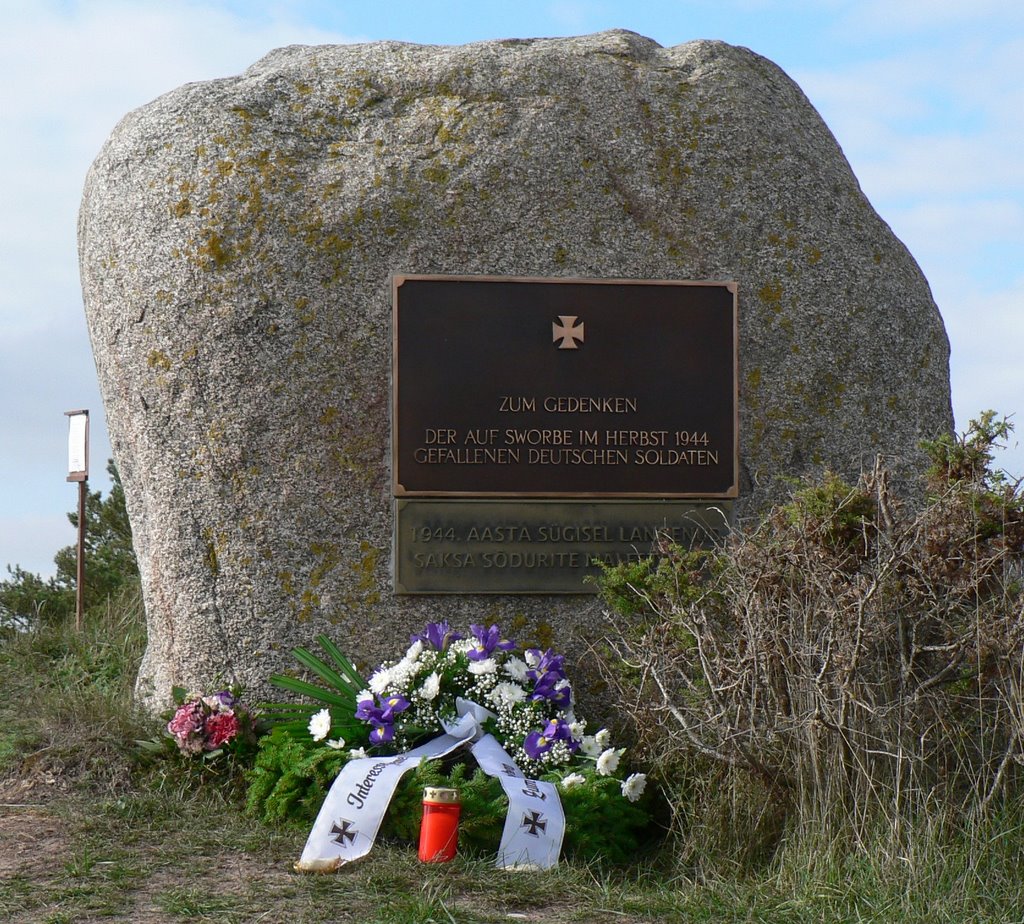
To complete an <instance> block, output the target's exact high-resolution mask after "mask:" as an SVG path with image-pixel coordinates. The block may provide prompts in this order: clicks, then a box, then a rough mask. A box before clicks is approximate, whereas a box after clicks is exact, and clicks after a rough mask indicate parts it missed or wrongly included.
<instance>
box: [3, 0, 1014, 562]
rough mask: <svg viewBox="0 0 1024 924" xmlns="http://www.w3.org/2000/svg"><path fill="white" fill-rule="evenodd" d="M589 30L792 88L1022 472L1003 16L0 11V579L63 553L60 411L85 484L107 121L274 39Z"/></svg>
mask: <svg viewBox="0 0 1024 924" xmlns="http://www.w3.org/2000/svg"><path fill="white" fill-rule="evenodd" d="M611 28H622V29H630V30H632V31H634V32H639V33H641V34H642V35H645V36H647V37H649V38H652V39H654V40H655V41H657V42H658V43H659V44H661V45H663V46H666V47H668V46H672V45H677V44H681V43H683V42H687V41H691V40H694V39H720V40H723V41H726V42H730V43H732V44H734V45H742V46H745V47H747V48H750V49H752V50H753V51H755V52H757V53H758V54H761V55H764V56H765V57H767V58H769V59H771V60H772V61H774V62H775V63H776V64H778V65H779V66H780V67H781V68H782V69H783V70H784V71H786V72H787V73H788V74H789V76H790V77H792V78H793V79H794V80H795V81H796V82H797V83H798V84H799V85H800V86H801V88H802V89H803V91H804V93H805V94H806V95H807V96H808V98H809V99H810V101H811V103H812V104H813V105H814V106H815V108H816V109H817V110H818V112H819V113H820V114H821V115H822V117H823V118H824V120H825V122H826V124H827V125H828V126H829V128H830V129H831V130H832V133H833V134H834V135H835V136H836V138H837V140H838V142H839V144H840V145H841V147H842V148H843V151H844V153H845V155H846V157H847V159H848V160H849V162H850V164H851V165H852V167H853V171H854V173H855V174H856V176H857V178H858V180H859V181H860V184H861V187H862V188H863V190H864V192H865V194H866V195H867V197H868V199H869V200H870V201H871V203H872V205H873V206H874V207H875V210H876V211H877V212H878V213H879V214H880V215H881V216H882V218H883V219H884V220H885V221H886V222H887V223H888V224H889V225H890V227H891V228H892V229H893V231H894V232H895V233H896V235H897V237H899V238H900V239H901V240H902V241H903V242H904V244H906V245H907V247H908V248H909V249H910V252H911V253H912V254H913V255H914V257H915V258H916V260H917V261H918V263H919V264H920V266H921V268H922V270H923V271H924V274H925V276H926V277H927V279H928V281H929V283H930V285H931V288H932V293H933V295H934V297H935V301H936V303H937V304H938V306H939V310H940V311H941V313H942V316H943V319H944V321H945V324H946V330H947V332H948V334H949V338H950V341H951V344H952V360H951V376H952V389H953V408H954V412H955V415H956V424H957V428H958V430H961V431H962V430H963V429H964V428H965V427H966V426H967V425H968V422H969V420H970V419H971V418H972V417H976V416H977V415H978V413H979V412H980V411H982V410H985V409H988V408H992V409H994V410H996V411H998V412H999V413H1001V414H1004V415H1007V416H1011V417H1012V415H1015V414H1016V415H1020V416H1018V417H1016V418H1014V419H1015V420H1016V423H1017V424H1018V430H1019V432H1018V433H1015V434H1014V435H1013V436H1012V437H1011V441H1010V446H1009V447H1008V448H1007V449H1006V450H1005V451H1003V452H1001V453H1000V455H999V457H998V463H999V464H1000V465H1001V466H1002V467H1003V468H1005V469H1006V470H1007V471H1008V472H1009V473H1010V474H1011V475H1012V476H1014V477H1020V476H1021V475H1024V360H1022V353H1024V153H1022V152H1024V118H1022V116H1021V114H1022V113H1024V3H1021V2H1020V0H674V2H672V0H628V2H627V0H593V2H591V0H517V2H508V0H503V2H497V3H491V2H487V0H474V2H465V0H412V2H405V0H390V2H387V3H379V2H378V3H374V2H366V0H360V2H348V0H294V2H289V0H277V2H273V0H206V2H199V0H78V2H76V0H0V178H2V179H0V578H3V577H4V576H5V575H6V570H5V566H8V565H10V566H13V565H15V564H17V565H20V566H21V567H23V568H25V569H26V570H28V571H31V572H35V573H38V574H41V575H43V576H49V575H51V574H52V573H53V570H54V569H53V555H54V553H55V552H56V551H57V550H58V549H59V548H61V547H62V546H66V545H70V544H72V543H73V542H74V541H75V530H74V529H73V528H72V527H71V525H70V524H69V522H68V520H67V512H68V511H69V510H72V509H74V507H75V505H76V503H77V493H76V492H77V487H76V486H75V485H74V484H71V483H68V482H66V481H65V476H66V474H67V442H68V419H67V418H66V417H65V416H64V412H65V411H68V410H72V409H79V408H88V409H89V410H90V412H91V440H90V457H91V464H90V469H91V471H90V481H89V487H90V489H91V490H101V491H102V492H103V493H104V494H106V493H107V491H108V490H109V479H108V478H107V477H106V472H105V464H106V459H107V458H108V457H109V456H110V445H109V442H108V439H107V435H106V426H105V420H104V416H103V407H102V402H101V399H100V395H99V390H98V386H97V382H96V371H95V366H94V364H93V359H92V353H91V350H90V346H89V339H88V333H87V331H86V326H85V318H84V312H83V308H82V297H81V288H80V285H79V280H78V259H77V245H76V238H75V234H76V228H75V225H76V218H77V212H78V206H79V202H80V200H81V193H82V187H83V183H84V179H85V174H86V171H87V170H88V168H89V164H90V163H91V161H92V160H93V158H95V156H96V155H97V153H98V152H99V149H100V147H101V146H102V144H103V142H104V140H105V139H106V137H107V136H108V135H109V134H110V132H111V130H112V129H113V128H114V126H115V125H116V124H117V122H118V120H119V119H120V118H121V117H122V116H123V115H124V114H126V113H127V112H129V111H130V110H132V109H134V108H136V107H138V106H141V105H143V104H145V103H147V102H149V101H150V100H152V99H154V98H156V97H157V96H159V95H161V94H163V93H165V92H168V91H170V90H173V89H174V88H176V87H178V86H180V85H182V84H184V83H189V82H193V81H202V80H210V79H213V78H218V77H228V76H232V75H235V74H238V73H241V72H242V71H243V70H245V68H246V67H247V66H249V65H250V64H252V63H253V62H254V61H256V60H257V59H258V58H260V57H262V56H263V55H264V54H266V53H267V52H268V51H270V50H271V49H273V48H277V47H280V46H282V45H290V44H323V43H347V42H366V41H376V40H382V39H393V40H399V41H408V42H417V43H429V44H445V45H455V44H463V43H466V42H473V41H480V40H485V39H497V38H532V37H538V36H562V35H582V34H586V33H590V32H598V31H602V30H604V29H611Z"/></svg>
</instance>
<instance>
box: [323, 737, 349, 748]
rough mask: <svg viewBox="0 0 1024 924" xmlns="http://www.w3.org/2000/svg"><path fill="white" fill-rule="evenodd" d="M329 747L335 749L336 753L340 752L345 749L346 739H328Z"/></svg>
mask: <svg viewBox="0 0 1024 924" xmlns="http://www.w3.org/2000/svg"><path fill="white" fill-rule="evenodd" d="M327 747H329V748H334V750H336V751H340V750H341V749H342V748H343V747H345V739H344V738H328V739H327Z"/></svg>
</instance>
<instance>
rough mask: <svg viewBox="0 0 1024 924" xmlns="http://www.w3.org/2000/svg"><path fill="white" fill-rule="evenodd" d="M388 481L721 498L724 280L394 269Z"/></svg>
mask: <svg viewBox="0 0 1024 924" xmlns="http://www.w3.org/2000/svg"><path fill="white" fill-rule="evenodd" d="M393 327H394V353H393V356H394V369H393V391H392V394H393V402H394V406H393V409H392V427H393V465H392V473H393V482H394V493H395V496H396V497H415V496H419V497H432V496H433V497H443V496H456V497H457V496H462V497H501V496H505V497H510V496H523V497H560V498H591V497H592V498H642V497H659V498H705V499H707V498H733V497H736V495H737V493H738V470H739V461H738V460H739V457H738V448H737V419H738V418H737V388H736V380H737V376H736V369H737V306H736V284H735V283H732V282H671V281H670V282H648V281H635V280H582V279H521V278H493V277H458V276H396V277H395V279H394V325H393Z"/></svg>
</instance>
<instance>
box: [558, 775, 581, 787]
mask: <svg viewBox="0 0 1024 924" xmlns="http://www.w3.org/2000/svg"><path fill="white" fill-rule="evenodd" d="M586 782H587V778H586V777H585V776H584V775H583V774H582V773H570V774H569V775H568V776H565V777H562V789H569V788H570V787H572V786H579V785H580V784H581V783H586Z"/></svg>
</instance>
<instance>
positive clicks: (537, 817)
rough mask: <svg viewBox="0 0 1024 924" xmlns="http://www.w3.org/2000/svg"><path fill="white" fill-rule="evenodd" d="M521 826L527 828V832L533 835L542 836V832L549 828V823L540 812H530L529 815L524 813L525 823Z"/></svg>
mask: <svg viewBox="0 0 1024 924" xmlns="http://www.w3.org/2000/svg"><path fill="white" fill-rule="evenodd" d="M519 827H521V828H527V829H528V830H527V832H526V833H527V834H529V835H530V836H531V837H540V832H541V831H546V830H547V828H548V823H547V821H546V820H545V819H544V816H543V815H542V814H541V813H540V812H530V814H529V815H523V823H522V824H521V825H520V826H519Z"/></svg>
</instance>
